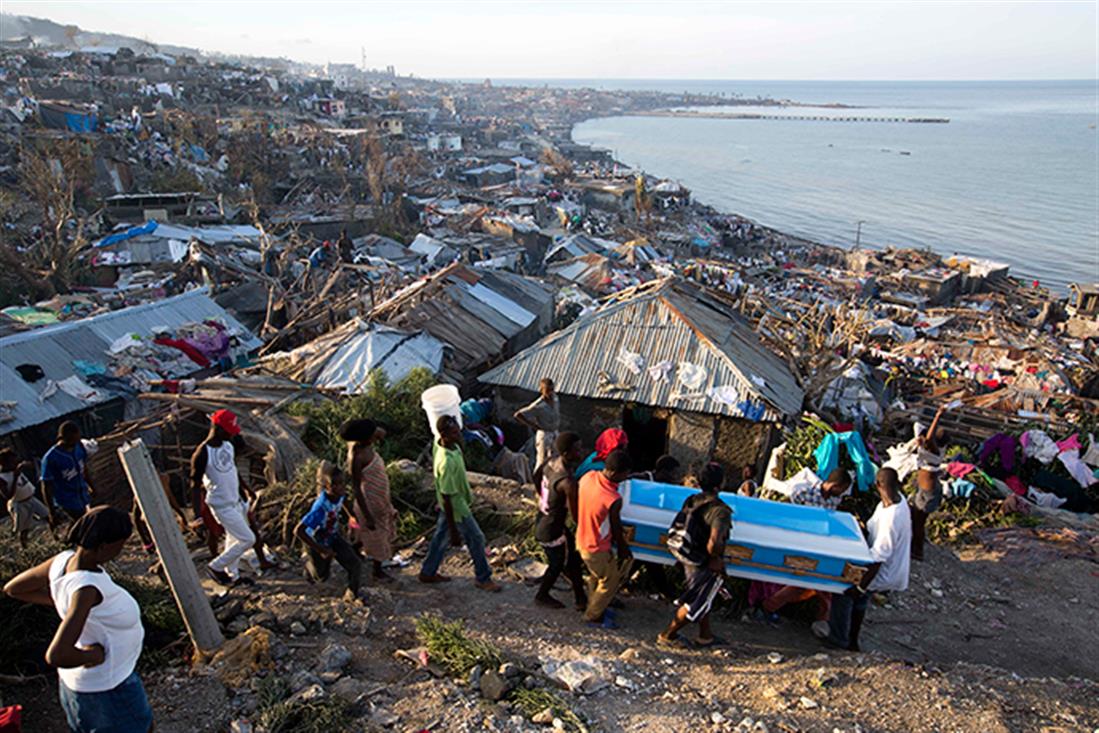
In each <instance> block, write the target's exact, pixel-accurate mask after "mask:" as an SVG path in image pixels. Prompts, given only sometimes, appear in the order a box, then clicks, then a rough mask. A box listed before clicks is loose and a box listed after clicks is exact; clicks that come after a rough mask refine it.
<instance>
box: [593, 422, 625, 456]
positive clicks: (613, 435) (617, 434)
mask: <svg viewBox="0 0 1099 733" xmlns="http://www.w3.org/2000/svg"><path fill="white" fill-rule="evenodd" d="M629 442H630V439H629V438H628V437H626V431H625V430H622V429H621V428H607V429H606V430H604V431H603V432H602V433H600V434H599V437H598V438H596V439H595V457H596V458H597V459H599V460H601V461H605V460H607V456H609V455H610V454H611V453H612V452H614V451H616V450H621V449H623V448H625V447H626V446H627V445H628V444H629Z"/></svg>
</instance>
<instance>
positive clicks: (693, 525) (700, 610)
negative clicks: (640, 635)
mask: <svg viewBox="0 0 1099 733" xmlns="http://www.w3.org/2000/svg"><path fill="white" fill-rule="evenodd" d="M724 482H725V469H724V468H722V467H721V464H719V463H709V464H707V465H706V467H705V468H704V469H702V475H701V476H699V484H700V486H701V488H702V491H701V493H698V494H692V495H691V496H689V497H687V500H686V501H684V502H683V508H682V509H681V510H680V512H679V514H678V515H677V516H676V518H675V522H674V523H673V524H672V528H671V530H670V531H669V535H670V537H669V540H668V549H669V551H671V553H672V555H673V556H674V557H675V559H677V560H679V561H680V562H681V563H683V572H684V573H685V574H686V576H687V588H686V590H685V591H684V592H683V595H681V596H680V597H679V598H677V599H676V601H675V605H676V606H678V608H677V609H676V612H675V616H674V617H673V618H672V622H671V623H670V624H668V628H666V629H664V631H662V632H660V634H658V635H657V637H656V641H657V643H658V644H661V645H664V646H671V645H673V644H677V643H680V639H679V631H680V629H682V628H683V627H684V626H686V625H687V624H689V623H697V624H698V642H697V643H698V646H713V645H714V644H717V643H719V639H718V638H717V637H716V636H714V632H713V629H712V628H711V627H710V609H711V608H712V607H713V604H714V599H715V598H716V597H717V594H718V593H719V592H720V591H721V585H722V582H723V580H724V578H725V540H726V539H727V538H728V536H729V531H730V530H731V529H732V516H733V510H732V509H730V508H729V505H728V504H726V503H725V502H724V501H722V500H721V497H720V496H718V491H719V490H720V489H721V486H722V484H723V483H724ZM677 535H678V538H677V537H676V536H677ZM676 539H679V541H678V542H677V541H675V540H676Z"/></svg>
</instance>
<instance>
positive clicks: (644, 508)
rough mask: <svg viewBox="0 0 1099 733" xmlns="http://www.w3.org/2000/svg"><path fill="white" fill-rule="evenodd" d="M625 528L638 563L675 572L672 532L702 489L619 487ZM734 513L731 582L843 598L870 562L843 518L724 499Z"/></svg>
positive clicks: (634, 483) (643, 484)
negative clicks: (744, 581) (799, 589)
mask: <svg viewBox="0 0 1099 733" xmlns="http://www.w3.org/2000/svg"><path fill="white" fill-rule="evenodd" d="M618 490H619V492H620V493H621V494H622V524H623V525H624V528H625V533H626V539H627V541H628V542H629V543H630V550H631V551H632V552H633V555H634V557H636V558H637V559H639V560H644V561H647V562H657V563H662V564H664V565H674V564H675V562H676V561H675V559H674V558H673V557H672V555H671V553H669V552H668V550H667V547H666V545H667V540H668V528H669V527H671V526H672V520H673V519H675V515H676V514H677V513H678V512H679V510H680V509H681V508H682V507H683V502H684V500H685V499H686V498H687V497H688V496H690V495H691V494H696V493H698V489H691V488H688V487H686V486H674V485H671V484H659V483H655V482H652V481H638V480H636V479H631V480H629V481H624V482H623V483H621V484H619V486H618ZM721 499H722V500H723V501H724V502H725V503H726V504H728V505H729V506H730V507H732V509H733V529H732V531H731V532H730V533H729V540H728V543H727V544H726V545H725V568H726V572H727V573H728V574H729V575H732V576H736V577H738V578H749V579H751V580H763V581H767V582H770V583H781V584H784V585H796V586H800V587H803V588H813V589H815V590H822V591H828V592H831V593H842V592H843V591H844V590H846V589H847V588H848V587H850V586H851V585H852V584H854V583H857V582H858V581H859V580H860V579H861V578H862V574H863V573H864V572H866V566H867V565H869V564H870V563H871V562H873V560H872V559H871V557H870V550H869V548H867V546H866V541H865V540H864V539H863V536H862V532H861V531H860V530H859V526H858V524H857V523H856V521H855V518H854V517H853V516H851V515H850V514H847V513H846V512H836V511H830V510H828V509H821V508H820V507H811V506H799V505H796V504H784V503H781V502H777V501H767V500H765V499H752V498H749V497H746V496H737V495H736V494H727V493H723V494H721Z"/></svg>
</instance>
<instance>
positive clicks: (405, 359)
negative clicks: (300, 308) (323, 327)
mask: <svg viewBox="0 0 1099 733" xmlns="http://www.w3.org/2000/svg"><path fill="white" fill-rule="evenodd" d="M442 365H443V342H442V341H439V340H438V339H436V338H435V337H434V336H432V335H430V334H428V333H426V332H423V331H420V332H417V333H407V332H404V331H398V330H396V329H393V328H388V327H385V326H377V325H374V326H371V327H368V328H366V329H365V330H362V331H360V332H359V333H358V334H356V335H355V336H352V337H351V338H349V339H348V340H347V341H345V342H344V343H343V344H342V345H341V346H340V347H339V348H338V349H336V351H335V353H334V354H332V357H331V358H330V359H329V360H328V362H327V363H326V364H325V365H324V369H322V370H321V373H320V374H319V375H318V376H317V379H316V381H315V383H314V384H315V386H317V387H322V388H329V389H340V390H342V391H343V392H344V393H346V394H355V393H358V392H361V391H362V390H363V389H364V388H365V386H366V385H367V384H368V382H369V378H370V372H372V371H373V370H374V369H381V370H382V371H383V372H385V376H386V378H387V379H388V380H389V382H390V384H392V383H393V382H397V381H399V380H400V379H402V378H403V377H405V376H406V375H407V374H408V373H409V372H410V371H412V370H413V369H414V368H416V367H426V368H427V369H428V370H429V371H430V372H431V373H432V374H438V373H439V371H440V370H441V369H442Z"/></svg>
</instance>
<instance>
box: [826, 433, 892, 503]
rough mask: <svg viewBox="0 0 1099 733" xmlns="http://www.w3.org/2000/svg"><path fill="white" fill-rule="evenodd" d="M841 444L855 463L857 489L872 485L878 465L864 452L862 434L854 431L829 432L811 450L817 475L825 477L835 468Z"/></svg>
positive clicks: (864, 489) (862, 489)
mask: <svg viewBox="0 0 1099 733" xmlns="http://www.w3.org/2000/svg"><path fill="white" fill-rule="evenodd" d="M841 445H842V446H844V447H846V448H847V455H848V457H850V459H851V460H852V461H853V462H854V464H855V478H856V480H857V482H858V487H859V491H866V490H867V489H868V488H870V487H871V486H873V485H874V477H875V475H876V474H877V472H878V467H877V466H875V465H874V462H873V461H872V460H870V454H869V453H867V452H866V444H865V443H863V442H862V436H861V435H859V434H858V433H855V432H850V433H829V434H828V435H826V436H824V440H822V441H821V442H820V445H818V446H817V449H816V450H815V451H813V457H814V458H816V459H817V475H818V476H820V477H821V478H827V477H828V474H830V473H831V472H832V471H834V470H835V469H836V466H838V465H839V460H840V446H841Z"/></svg>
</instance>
